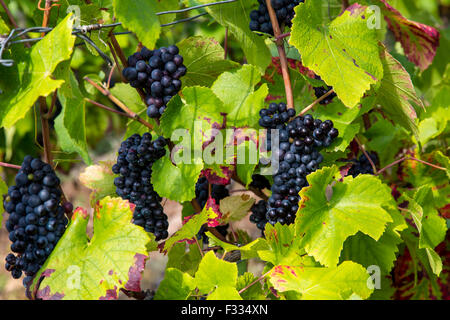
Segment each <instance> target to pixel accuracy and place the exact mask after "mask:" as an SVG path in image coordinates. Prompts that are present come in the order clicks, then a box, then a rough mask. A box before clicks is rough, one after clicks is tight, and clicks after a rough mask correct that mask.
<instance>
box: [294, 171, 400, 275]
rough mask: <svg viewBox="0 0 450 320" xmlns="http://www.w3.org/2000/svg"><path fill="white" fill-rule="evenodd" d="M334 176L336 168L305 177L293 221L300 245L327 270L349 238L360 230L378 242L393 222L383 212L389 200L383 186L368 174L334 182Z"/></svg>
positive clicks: (335, 261) (388, 204) (390, 197)
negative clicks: (300, 239)
mask: <svg viewBox="0 0 450 320" xmlns="http://www.w3.org/2000/svg"><path fill="white" fill-rule="evenodd" d="M337 173H338V169H337V167H332V168H323V169H321V170H317V171H316V172H314V173H312V174H310V175H309V176H308V177H307V179H308V182H309V186H308V187H305V188H303V189H302V191H300V197H301V201H300V203H299V207H300V208H299V210H298V212H297V216H296V219H295V227H296V235H297V236H302V237H303V239H302V246H303V247H304V248H305V250H306V252H307V253H308V254H309V255H312V256H313V257H314V258H315V259H316V260H317V261H319V262H320V263H322V264H323V265H325V266H327V267H329V266H336V265H337V263H338V261H339V255H340V252H341V250H342V248H343V244H344V241H345V240H346V239H347V238H348V237H349V236H352V235H354V234H356V233H357V232H358V231H361V232H362V233H364V234H366V235H368V236H370V237H371V238H373V239H374V240H378V239H379V238H380V237H381V235H382V234H383V233H384V231H385V228H386V224H387V223H388V222H392V221H393V220H392V217H391V216H390V214H389V213H388V212H387V211H386V209H385V207H388V206H391V205H392V201H393V199H392V196H391V190H390V188H389V187H388V186H387V185H384V184H382V183H381V181H380V180H379V179H378V178H377V177H375V176H372V175H359V176H358V177H356V178H353V177H351V176H347V177H345V178H344V179H343V181H342V182H335V180H334V179H333V178H334V176H336V175H337ZM332 183H333V186H330V184H332Z"/></svg>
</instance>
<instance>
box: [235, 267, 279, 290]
mask: <svg viewBox="0 0 450 320" xmlns="http://www.w3.org/2000/svg"><path fill="white" fill-rule="evenodd" d="M270 271H271V270H269V271H267V272H266V273H264V274H263V275H261V276H260V277H259V278H258V279H256V280H255V281H253V282H252V283H250V284H248V285H246V286H245V287H244V288H242V289H241V290H239V294H242V292H244V291H245V290H247V289H248V288H250V287H251V286H253V285H254V284H255V283H257V282H259V281H261V280H263V279H264V278H265V277H266V276H267V275H268V274H269V273H270Z"/></svg>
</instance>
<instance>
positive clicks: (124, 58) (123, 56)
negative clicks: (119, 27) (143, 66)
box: [109, 32, 128, 68]
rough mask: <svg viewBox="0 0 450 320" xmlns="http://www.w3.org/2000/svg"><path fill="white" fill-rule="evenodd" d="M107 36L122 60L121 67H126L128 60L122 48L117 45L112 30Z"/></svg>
mask: <svg viewBox="0 0 450 320" xmlns="http://www.w3.org/2000/svg"><path fill="white" fill-rule="evenodd" d="M109 37H110V39H111V44H112V46H113V47H114V51H115V52H116V54H117V55H118V56H119V59H120V61H121V62H122V65H123V67H124V68H126V67H128V60H127V58H126V57H125V54H124V53H123V51H122V48H121V47H120V45H119V42H117V39H116V37H115V36H114V34H113V33H112V32H111V33H110V34H109Z"/></svg>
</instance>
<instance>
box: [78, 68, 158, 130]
mask: <svg viewBox="0 0 450 320" xmlns="http://www.w3.org/2000/svg"><path fill="white" fill-rule="evenodd" d="M84 80H86V81H87V82H89V83H90V84H91V85H92V86H94V88H96V89H97V90H98V91H100V93H101V94H103V95H104V96H105V97H107V98H108V99H109V100H111V102H113V103H115V104H116V105H117V106H118V107H119V108H120V109H122V110H123V111H124V112H125V113H126V114H127V115H128V116H129V117H131V118H132V119H134V120H136V121H138V122H140V123H141V124H143V125H144V126H146V127H147V128H149V129H150V130H153V126H152V125H151V124H150V123H148V122H147V121H145V120H144V119H142V118H141V117H140V116H139V115H138V114H137V113H135V112H133V111H132V110H130V109H129V108H128V107H127V106H126V105H125V104H124V103H122V101H120V100H119V99H117V98H116V97H115V96H114V95H113V94H112V93H111V92H110V91H109V90H108V89H106V88H104V87H101V86H100V85H99V84H97V83H95V82H94V81H93V80H92V79H90V78H89V77H87V76H86V77H84ZM97 106H98V105H97Z"/></svg>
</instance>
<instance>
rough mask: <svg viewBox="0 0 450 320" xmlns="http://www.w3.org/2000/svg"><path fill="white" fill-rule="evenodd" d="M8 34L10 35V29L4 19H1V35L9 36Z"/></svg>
mask: <svg viewBox="0 0 450 320" xmlns="http://www.w3.org/2000/svg"><path fill="white" fill-rule="evenodd" d="M7 33H9V27H8V25H7V24H6V23H5V21H3V19H2V17H0V34H7Z"/></svg>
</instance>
